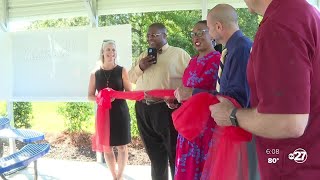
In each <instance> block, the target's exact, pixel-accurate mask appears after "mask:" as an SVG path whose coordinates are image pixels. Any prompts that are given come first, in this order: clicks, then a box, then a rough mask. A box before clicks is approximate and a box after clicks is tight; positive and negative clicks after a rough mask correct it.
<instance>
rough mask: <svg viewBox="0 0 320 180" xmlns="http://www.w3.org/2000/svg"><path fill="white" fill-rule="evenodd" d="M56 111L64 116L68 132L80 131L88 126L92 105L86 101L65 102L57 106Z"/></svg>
mask: <svg viewBox="0 0 320 180" xmlns="http://www.w3.org/2000/svg"><path fill="white" fill-rule="evenodd" d="M58 113H59V114H61V115H62V116H63V117H64V119H65V126H66V130H67V131H68V132H82V131H85V130H86V129H87V128H88V125H89V123H90V119H91V117H92V115H93V105H92V104H91V103H87V102H67V103H64V104H63V105H62V106H59V108H58Z"/></svg>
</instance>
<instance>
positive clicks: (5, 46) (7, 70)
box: [0, 31, 12, 100]
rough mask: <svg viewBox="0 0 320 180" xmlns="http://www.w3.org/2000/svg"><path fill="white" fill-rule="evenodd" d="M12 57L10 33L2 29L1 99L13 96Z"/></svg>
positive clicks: (0, 52) (0, 39)
mask: <svg viewBox="0 0 320 180" xmlns="http://www.w3.org/2000/svg"><path fill="white" fill-rule="evenodd" d="M11 64H12V58H11V39H10V34H9V33H4V32H1V31H0V100H8V99H10V98H11V92H12V89H11V87H12V66H11Z"/></svg>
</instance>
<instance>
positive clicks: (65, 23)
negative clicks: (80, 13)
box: [28, 17, 90, 30]
mask: <svg viewBox="0 0 320 180" xmlns="http://www.w3.org/2000/svg"><path fill="white" fill-rule="evenodd" d="M89 24H90V22H89V19H88V18H87V17H75V18H59V19H49V20H38V21H34V22H33V23H31V25H30V26H29V27H28V29H30V30H36V29H46V28H62V27H75V26H87V25H89Z"/></svg>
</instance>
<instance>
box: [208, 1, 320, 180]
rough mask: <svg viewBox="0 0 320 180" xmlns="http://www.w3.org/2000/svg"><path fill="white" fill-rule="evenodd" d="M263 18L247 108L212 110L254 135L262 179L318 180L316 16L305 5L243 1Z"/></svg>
mask: <svg viewBox="0 0 320 180" xmlns="http://www.w3.org/2000/svg"><path fill="white" fill-rule="evenodd" d="M245 2H246V4H247V5H248V7H249V9H250V11H251V12H255V13H258V14H260V15H262V16H263V20H262V22H261V24H260V27H259V29H258V32H257V34H256V37H255V40H254V44H253V47H252V52H251V56H250V60H249V64H248V69H247V76H248V82H249V86H250V90H251V98H250V102H251V106H252V107H253V108H251V109H236V108H234V106H233V105H232V104H231V103H230V102H229V101H228V100H226V99H224V98H222V97H219V99H220V101H221V103H219V104H216V105H212V106H210V110H211V116H212V117H213V118H214V119H215V121H216V123H217V124H218V125H220V126H231V125H234V126H240V127H241V128H243V129H245V130H247V131H249V132H251V133H252V134H254V135H255V136H256V143H257V152H258V159H259V169H260V173H261V179H262V180H269V179H270V180H271V179H272V180H287V179H288V180H289V179H290V180H292V179H294V180H295V179H302V178H303V179H308V180H316V179H320V13H319V11H318V10H316V9H315V8H314V7H313V6H311V5H310V4H309V3H308V2H307V1H306V0H245Z"/></svg>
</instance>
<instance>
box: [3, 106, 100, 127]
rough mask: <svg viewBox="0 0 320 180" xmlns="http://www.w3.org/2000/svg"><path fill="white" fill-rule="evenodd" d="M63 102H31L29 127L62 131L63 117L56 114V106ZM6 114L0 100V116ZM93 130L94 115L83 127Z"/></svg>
mask: <svg viewBox="0 0 320 180" xmlns="http://www.w3.org/2000/svg"><path fill="white" fill-rule="evenodd" d="M62 104H63V102H33V103H32V114H33V120H32V121H31V126H32V127H31V128H32V129H34V130H38V131H41V132H52V133H55V132H57V133H58V132H62V131H64V130H65V127H64V119H63V117H62V116H61V115H59V114H58V107H59V106H60V105H62ZM5 114H6V103H5V102H0V116H2V115H5ZM85 130H86V131H88V132H91V133H92V132H94V115H92V118H91V119H90V123H89V127H88V128H87V129H85Z"/></svg>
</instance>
